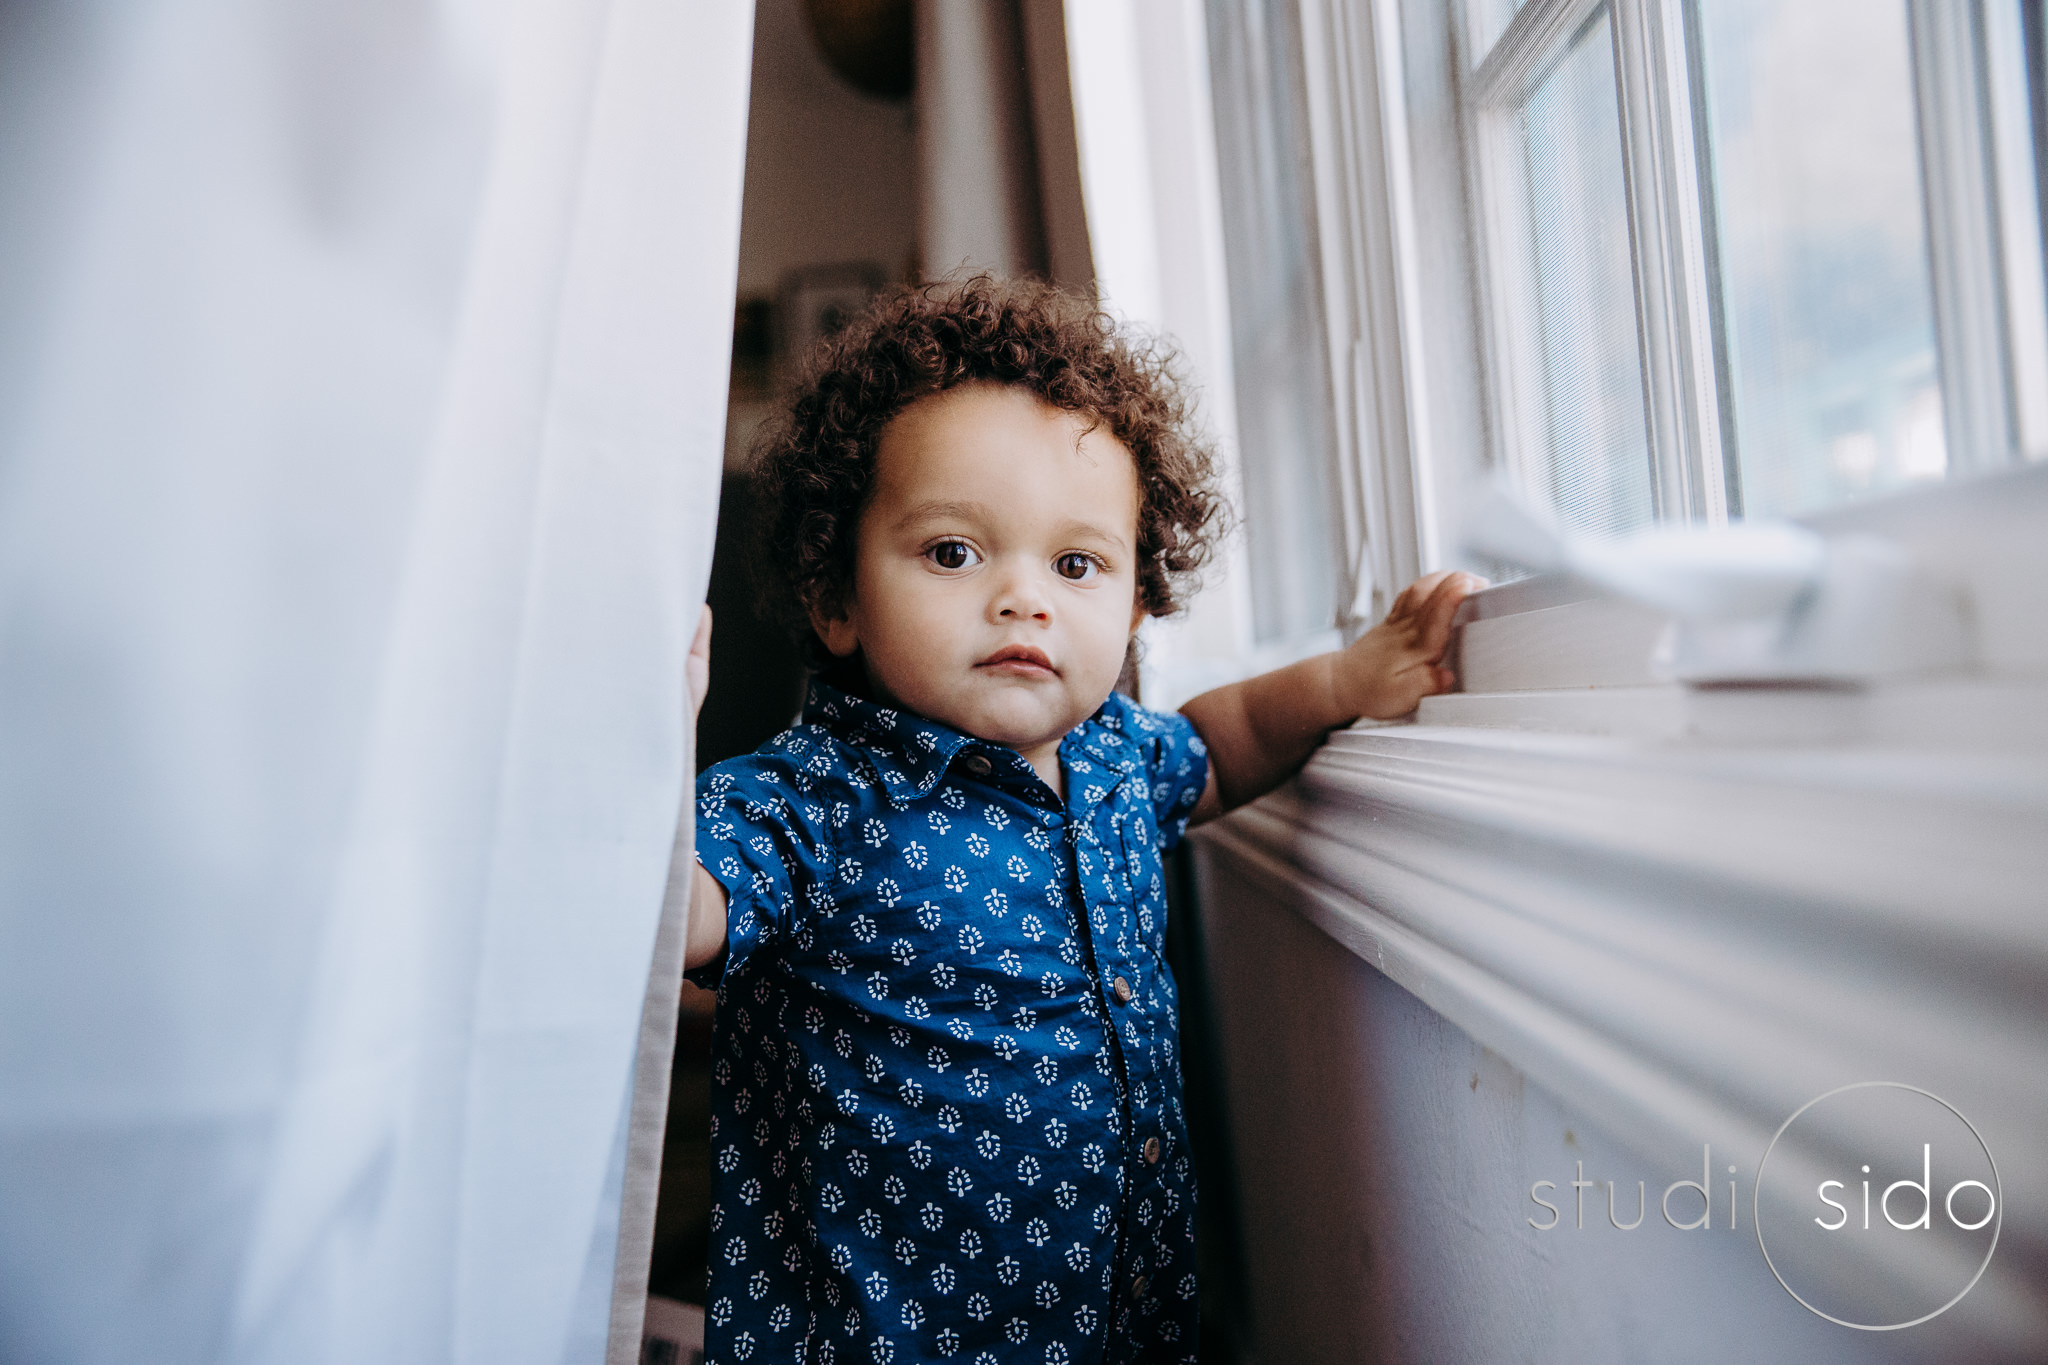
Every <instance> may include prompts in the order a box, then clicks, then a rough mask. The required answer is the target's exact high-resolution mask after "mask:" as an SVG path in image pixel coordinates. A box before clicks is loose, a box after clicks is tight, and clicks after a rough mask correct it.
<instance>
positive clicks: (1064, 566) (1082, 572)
mask: <svg viewBox="0 0 2048 1365" xmlns="http://www.w3.org/2000/svg"><path fill="white" fill-rule="evenodd" d="M1052 566H1053V572H1055V573H1057V574H1058V575H1059V576H1060V577H1061V578H1065V579H1069V580H1071V581H1073V582H1075V583H1084V582H1086V581H1087V580H1088V579H1090V578H1092V577H1094V575H1095V574H1096V573H1097V572H1099V571H1100V569H1101V567H1102V566H1101V565H1100V564H1098V563H1096V560H1095V556H1094V555H1084V554H1080V553H1078V552H1076V553H1070V554H1063V555H1061V556H1060V557H1059V558H1058V559H1055V560H1054V561H1053V562H1052Z"/></svg>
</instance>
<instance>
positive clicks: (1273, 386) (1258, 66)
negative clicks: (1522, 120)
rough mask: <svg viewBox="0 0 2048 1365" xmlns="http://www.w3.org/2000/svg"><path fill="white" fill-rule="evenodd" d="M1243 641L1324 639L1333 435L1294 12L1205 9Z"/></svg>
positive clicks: (1330, 616)
mask: <svg viewBox="0 0 2048 1365" xmlns="http://www.w3.org/2000/svg"><path fill="white" fill-rule="evenodd" d="M1208 18H1209V54H1210V65H1211V68H1212V70H1211V80H1212V82H1213V86H1214V95H1215V100H1216V158H1217V167H1218V171H1219V174H1220V176H1221V180H1222V190H1223V193H1222V201H1223V204H1222V207H1223V245H1224V253H1225V259H1226V261H1227V264H1228V274H1229V279H1230V327H1231V359H1232V364H1233V365H1234V367H1235V369H1236V372H1237V374H1236V377H1237V385H1236V396H1237V428H1238V438H1239V444H1240V447H1241V467H1242V469H1243V471H1244V521H1245V549H1246V553H1247V557H1248V558H1249V560H1250V567H1251V575H1250V577H1251V597H1252V621H1253V634H1254V636H1255V637H1256V638H1257V639H1258V640H1259V641H1261V642H1265V641H1271V640H1285V639H1296V638H1299V637H1301V636H1303V635H1308V634H1312V633H1314V632H1316V631H1320V630H1327V629H1328V628H1329V627H1330V626H1331V625H1332V624H1333V623H1334V622H1335V620H1336V614H1337V584H1338V583H1340V582H1341V581H1343V572H1342V566H1341V562H1340V561H1341V556H1340V554H1339V552H1338V541H1337V529H1336V527H1337V524H1336V520H1335V518H1336V509H1337V499H1336V488H1335V483H1336V453H1335V452H1336V433H1335V428H1334V425H1333V422H1334V419H1333V416H1332V412H1333V403H1332V395H1331V389H1330V365H1329V345H1328V341H1327V334H1326V332H1325V330H1324V328H1325V324H1324V314H1323V290H1322V277H1321V271H1320V270H1319V268H1318V263H1317V251H1316V240H1315V236H1314V223H1315V204H1314V200H1313V195H1312V181H1311V179H1310V176H1309V151H1308V134H1307V124H1308V115H1307V110H1306V108H1305V107H1304V105H1303V103H1302V100H1303V95H1302V92H1303V89H1304V87H1305V85H1306V81H1305V78H1304V76H1303V74H1302V69H1301V56H1302V54H1301V40H1300V36H1299V33H1298V31H1297V30H1296V29H1295V27H1294V22H1295V20H1294V5H1293V4H1291V3H1285V2H1284V0H1210V4H1209V7H1208Z"/></svg>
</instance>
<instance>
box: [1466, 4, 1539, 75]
mask: <svg viewBox="0 0 2048 1365" xmlns="http://www.w3.org/2000/svg"><path fill="white" fill-rule="evenodd" d="M1470 3H1471V6H1472V8H1471V9H1470V10H1469V11H1468V13H1470V15H1471V16H1472V32H1473V35H1474V36H1475V37H1476V38H1477V39H1478V41H1477V42H1475V43H1474V44H1473V45H1472V52H1471V54H1470V55H1471V58H1472V65H1474V66H1478V65H1479V64H1480V63H1481V62H1483V61H1485V60H1486V55H1487V53H1489V52H1491V51H1492V50H1493V45H1494V44H1495V43H1497V42H1499V41H1500V35H1501V34H1503V33H1505V32H1507V29H1508V25H1509V24H1511V23H1513V22H1514V19H1515V16H1516V15H1517V14H1520V13H1521V12H1522V5H1523V4H1524V3H1525V0H1470Z"/></svg>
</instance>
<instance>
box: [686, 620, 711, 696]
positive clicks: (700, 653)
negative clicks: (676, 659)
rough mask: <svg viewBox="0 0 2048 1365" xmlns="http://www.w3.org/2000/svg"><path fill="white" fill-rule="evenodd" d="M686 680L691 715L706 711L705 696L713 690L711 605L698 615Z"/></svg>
mask: <svg viewBox="0 0 2048 1365" xmlns="http://www.w3.org/2000/svg"><path fill="white" fill-rule="evenodd" d="M683 671H684V680H685V681H686V682H687V683H688V684H689V687H690V709H691V714H692V715H695V714H696V713H697V712H699V711H701V710H703V709H704V694H705V693H706V692H708V691H709V690H710V689H711V604H710V603H709V602H706V603H705V604H704V609H703V610H702V611H700V612H699V613H698V614H697V636H696V638H695V639H693V640H692V641H690V658H689V661H688V663H687V664H685V666H684V670H683Z"/></svg>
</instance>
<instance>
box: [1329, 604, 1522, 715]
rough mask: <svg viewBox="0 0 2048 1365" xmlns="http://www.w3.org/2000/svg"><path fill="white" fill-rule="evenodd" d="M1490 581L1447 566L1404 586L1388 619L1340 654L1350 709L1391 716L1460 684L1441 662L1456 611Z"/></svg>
mask: <svg viewBox="0 0 2048 1365" xmlns="http://www.w3.org/2000/svg"><path fill="white" fill-rule="evenodd" d="M1485 586H1486V580H1485V579H1483V578H1480V577H1478V576H1477V575H1474V574H1468V573H1456V572H1452V571H1449V570H1446V571H1444V572H1442V573H1433V574H1430V575H1429V576H1427V577H1426V578H1418V579H1416V580H1415V581H1414V582H1413V583H1411V584H1409V585H1408V586H1407V587H1406V588H1405V589H1403V590H1402V592H1401V595H1400V596H1399V597H1397V598H1395V599H1394V606H1393V609H1392V610H1391V611H1389V612H1388V613H1387V619H1386V620H1384V621H1382V622H1380V623H1379V624H1378V625H1376V626H1374V627H1373V628H1372V629H1371V630H1369V631H1367V632H1366V633H1365V634H1364V635H1362V636H1360V637H1359V638H1358V639H1357V640H1356V641H1355V642H1353V643H1352V645H1351V647H1350V648H1349V649H1346V650H1344V651H1343V652H1342V653H1341V654H1339V655H1338V656H1337V668H1338V685H1339V687H1341V688H1342V689H1343V692H1344V695H1345V697H1346V699H1347V700H1346V702H1345V709H1346V710H1348V711H1350V712H1351V713H1352V714H1354V715H1360V716H1370V717H1372V718H1373V719H1374V720H1392V719H1393V718H1394V717H1396V716H1405V715H1407V714H1408V713H1409V712H1410V711H1413V710H1414V709H1415V707H1416V704H1417V703H1418V702H1420V701H1421V700H1422V699H1423V698H1424V697H1428V696H1434V695H1435V694H1436V693H1438V692H1448V691H1449V690H1450V689H1451V688H1452V687H1453V686H1455V685H1456V684H1457V681H1458V679H1457V677H1456V675H1455V674H1453V673H1452V672H1451V670H1450V669H1448V668H1444V667H1442V661H1443V657H1444V650H1445V649H1446V648H1447V647H1448V646H1449V644H1450V642H1451V617H1452V616H1453V615H1454V614H1456V612H1457V610H1458V604H1459V603H1460V602H1462V601H1464V600H1465V598H1466V596H1467V595H1468V594H1471V593H1474V592H1477V591H1478V590H1479V589H1481V588H1483V587H1485Z"/></svg>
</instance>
